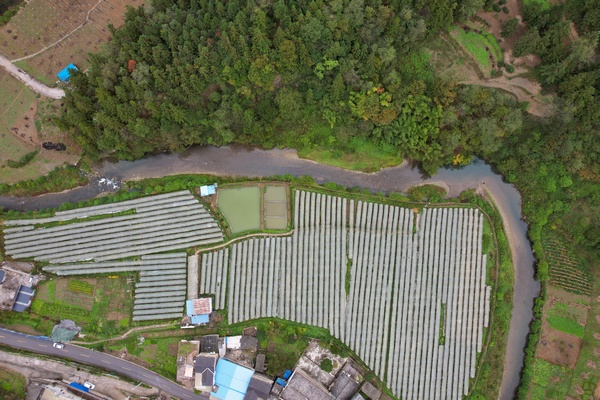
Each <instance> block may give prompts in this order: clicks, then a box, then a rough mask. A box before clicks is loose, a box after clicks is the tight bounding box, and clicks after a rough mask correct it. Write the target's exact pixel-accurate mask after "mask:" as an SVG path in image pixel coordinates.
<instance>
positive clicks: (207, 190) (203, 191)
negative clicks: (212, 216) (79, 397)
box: [200, 183, 219, 197]
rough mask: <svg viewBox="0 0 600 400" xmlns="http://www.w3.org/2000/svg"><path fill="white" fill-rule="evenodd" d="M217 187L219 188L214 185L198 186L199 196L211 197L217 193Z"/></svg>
mask: <svg viewBox="0 0 600 400" xmlns="http://www.w3.org/2000/svg"><path fill="white" fill-rule="evenodd" d="M218 187H219V185H217V184H216V183H213V184H212V185H204V186H200V196H201V197H204V196H210V195H213V194H215V193H217V188H218Z"/></svg>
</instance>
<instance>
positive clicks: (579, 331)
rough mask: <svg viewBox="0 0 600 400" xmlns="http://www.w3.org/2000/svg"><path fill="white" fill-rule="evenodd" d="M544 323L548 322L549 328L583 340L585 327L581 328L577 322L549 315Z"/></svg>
mask: <svg viewBox="0 0 600 400" xmlns="http://www.w3.org/2000/svg"><path fill="white" fill-rule="evenodd" d="M546 321H548V323H549V324H550V328H552V329H556V330H559V331H561V332H565V333H569V334H571V335H575V336H578V337H580V338H583V335H584V333H585V327H583V326H581V325H580V324H579V323H578V322H577V321H573V320H572V319H570V318H567V317H561V316H558V315H551V316H548V317H547V318H546Z"/></svg>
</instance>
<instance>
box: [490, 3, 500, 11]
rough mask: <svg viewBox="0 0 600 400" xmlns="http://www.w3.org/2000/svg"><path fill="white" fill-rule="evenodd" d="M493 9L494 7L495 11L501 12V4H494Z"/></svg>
mask: <svg viewBox="0 0 600 400" xmlns="http://www.w3.org/2000/svg"><path fill="white" fill-rule="evenodd" d="M492 9H493V10H494V11H496V12H500V6H499V5H498V4H494V5H493V6H492Z"/></svg>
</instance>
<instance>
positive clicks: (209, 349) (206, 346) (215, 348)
mask: <svg viewBox="0 0 600 400" xmlns="http://www.w3.org/2000/svg"><path fill="white" fill-rule="evenodd" d="M200 349H201V350H202V352H203V353H218V352H219V335H204V336H202V338H201V339H200Z"/></svg>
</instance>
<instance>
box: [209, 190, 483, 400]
mask: <svg viewBox="0 0 600 400" xmlns="http://www.w3.org/2000/svg"><path fill="white" fill-rule="evenodd" d="M293 210H294V221H295V229H294V231H293V233H292V235H291V236H288V237H271V238H261V239H256V238H255V239H250V240H246V241H243V242H240V243H237V244H234V245H232V246H230V252H229V263H228V264H226V265H228V274H226V272H225V269H227V268H226V266H224V265H223V264H222V263H227V261H225V260H226V259H227V256H226V253H225V250H221V251H220V252H218V253H212V254H211V255H206V254H204V255H203V256H202V257H203V258H202V260H203V264H202V265H203V267H202V268H203V269H204V270H203V271H202V274H204V275H203V276H204V278H202V280H201V282H204V283H203V284H201V285H204V286H201V288H200V291H201V292H202V291H206V290H209V289H210V290H213V292H210V293H215V294H216V295H217V296H222V293H225V292H224V291H225V290H226V293H227V306H228V307H227V308H228V318H229V322H230V323H236V322H239V321H243V320H249V319H254V318H260V317H279V318H284V319H288V320H292V321H296V322H300V323H305V324H310V325H315V326H320V327H323V328H327V329H329V330H330V332H331V333H332V335H334V336H335V337H337V338H339V339H340V340H342V341H343V342H344V343H345V344H347V345H348V346H349V347H351V348H352V349H353V350H354V351H355V352H356V354H358V355H359V356H360V357H361V358H362V359H363V360H364V361H365V363H366V364H367V365H368V366H369V367H370V368H371V369H372V370H373V371H374V372H376V373H377V374H378V375H379V376H380V377H381V378H382V379H383V380H384V381H385V382H386V383H387V384H388V386H389V387H390V388H391V389H392V390H393V391H394V393H396V394H397V395H398V396H401V397H402V398H408V399H430V398H446V399H459V398H462V396H463V395H465V394H467V393H468V389H469V379H470V378H472V377H474V375H475V367H476V356H477V353H478V352H480V351H481V350H482V347H483V334H484V327H487V325H488V321H489V302H490V295H491V290H490V289H491V288H490V287H489V286H487V285H486V256H485V255H484V254H482V249H481V237H482V232H483V215H482V214H481V213H480V212H479V211H477V210H475V209H464V208H456V209H450V208H439V209H436V208H433V209H424V210H423V211H421V212H419V213H416V212H415V211H414V210H412V209H404V208H400V207H394V206H389V205H382V204H374V203H368V202H362V201H357V202H355V201H354V200H348V199H344V198H340V197H333V196H327V195H323V194H317V193H311V192H305V191H296V192H295V196H294V204H293ZM221 254H222V256H221ZM215 271H216V273H215ZM215 274H216V275H215ZM226 275H227V276H228V280H227V288H226V289H225V288H223V287H222V286H223V285H221V286H220V287H219V289H218V290H217V289H215V287H214V283H211V282H209V281H210V280H211V279H216V278H211V277H214V276H216V277H219V276H220V277H224V276H226ZM221 279H222V278H221ZM221 282H222V281H221ZM211 285H212V286H211ZM221 304H223V303H221Z"/></svg>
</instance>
